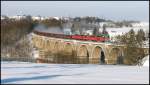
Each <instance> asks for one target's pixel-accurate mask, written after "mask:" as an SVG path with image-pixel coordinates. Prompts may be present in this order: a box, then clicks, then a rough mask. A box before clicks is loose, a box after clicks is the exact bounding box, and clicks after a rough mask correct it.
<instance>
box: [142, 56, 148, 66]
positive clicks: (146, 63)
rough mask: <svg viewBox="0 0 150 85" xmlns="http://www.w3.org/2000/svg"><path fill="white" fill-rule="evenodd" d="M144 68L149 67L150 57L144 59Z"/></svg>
mask: <svg viewBox="0 0 150 85" xmlns="http://www.w3.org/2000/svg"><path fill="white" fill-rule="evenodd" d="M142 61H143V66H148V67H149V55H148V56H146V57H145V58H143V60H142Z"/></svg>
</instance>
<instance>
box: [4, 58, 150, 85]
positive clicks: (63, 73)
mask: <svg viewBox="0 0 150 85" xmlns="http://www.w3.org/2000/svg"><path fill="white" fill-rule="evenodd" d="M148 75H149V68H148V67H138V66H126V65H98V64H96V65H94V64H41V63H28V62H16V61H13V62H6V61H5V62H4V61H3V62H1V82H2V83H5V84H16V83H17V84H36V83H38V84H119V83H122V84H130V83H131V84H132V83H134V84H135V83H137V84H148V83H149V76H148Z"/></svg>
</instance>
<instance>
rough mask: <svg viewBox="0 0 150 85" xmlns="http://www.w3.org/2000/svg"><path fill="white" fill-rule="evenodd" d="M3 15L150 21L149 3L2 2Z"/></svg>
mask: <svg viewBox="0 0 150 85" xmlns="http://www.w3.org/2000/svg"><path fill="white" fill-rule="evenodd" d="M1 14H5V15H8V16H13V15H23V14H25V15H32V16H38V15H41V16H71V17H75V16H98V17H102V18H106V19H112V20H124V19H125V20H140V21H149V3H148V1H2V3H1Z"/></svg>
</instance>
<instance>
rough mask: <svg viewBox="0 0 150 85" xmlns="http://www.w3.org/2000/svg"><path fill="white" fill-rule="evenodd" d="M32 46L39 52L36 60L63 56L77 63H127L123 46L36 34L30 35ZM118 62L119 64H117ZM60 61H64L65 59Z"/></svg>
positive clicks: (147, 50)
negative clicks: (74, 59)
mask: <svg viewBox="0 0 150 85" xmlns="http://www.w3.org/2000/svg"><path fill="white" fill-rule="evenodd" d="M32 44H33V46H34V48H36V49H37V50H39V57H38V59H46V58H48V59H49V60H51V61H54V58H55V57H56V56H57V55H58V54H59V56H60V55H63V57H64V58H66V59H68V57H69V58H70V59H71V58H73V57H74V58H76V59H78V63H89V64H99V63H104V64H118V63H122V64H123V63H124V64H126V63H127V61H126V60H125V59H123V56H124V50H125V46H121V45H113V44H107V43H97V42H90V41H88V42H87V41H79V40H69V39H60V38H53V37H45V36H40V35H37V34H33V35H32ZM145 53H147V54H148V53H149V49H145ZM56 54H57V55H56ZM48 55H49V56H48ZM119 59H120V60H119ZM118 60H119V61H121V62H118ZM62 61H65V59H64V60H62ZM69 61H71V60H68V62H67V61H66V62H67V63H69ZM39 62H42V61H39ZM63 63H65V62H63ZM70 63H71V62H70Z"/></svg>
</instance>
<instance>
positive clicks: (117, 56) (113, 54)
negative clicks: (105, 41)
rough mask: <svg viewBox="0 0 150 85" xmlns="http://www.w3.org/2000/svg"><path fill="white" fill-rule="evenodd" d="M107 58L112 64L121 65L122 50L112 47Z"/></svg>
mask: <svg viewBox="0 0 150 85" xmlns="http://www.w3.org/2000/svg"><path fill="white" fill-rule="evenodd" d="M109 58H110V59H111V60H112V62H111V63H112V64H122V63H123V61H122V58H123V50H122V49H121V48H117V47H113V48H111V49H110V51H109Z"/></svg>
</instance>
